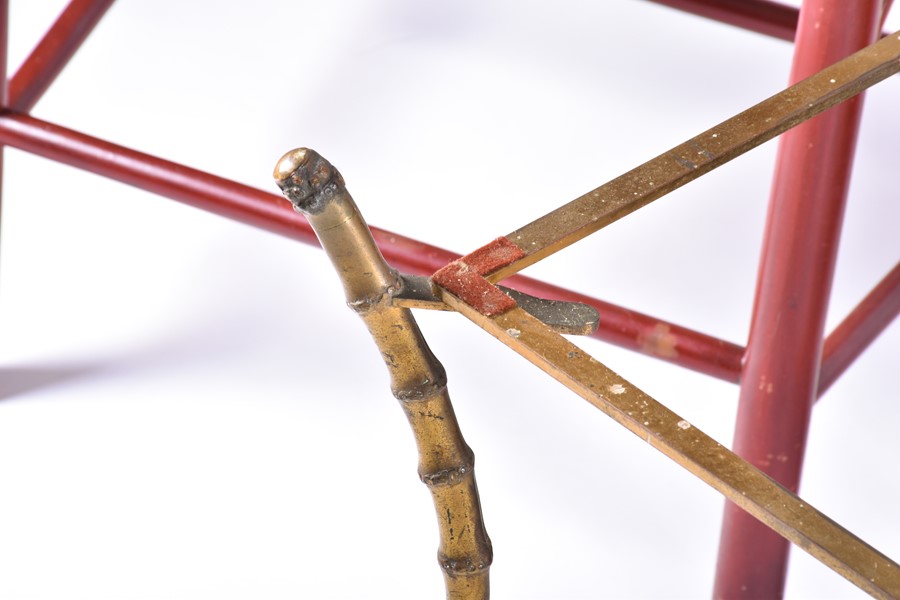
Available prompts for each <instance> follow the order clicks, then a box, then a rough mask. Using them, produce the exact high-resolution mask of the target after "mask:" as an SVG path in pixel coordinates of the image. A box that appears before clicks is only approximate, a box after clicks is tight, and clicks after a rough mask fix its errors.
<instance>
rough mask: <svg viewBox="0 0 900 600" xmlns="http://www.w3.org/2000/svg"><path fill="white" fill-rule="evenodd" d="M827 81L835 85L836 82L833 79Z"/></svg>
mask: <svg viewBox="0 0 900 600" xmlns="http://www.w3.org/2000/svg"><path fill="white" fill-rule="evenodd" d="M828 81H830V82H831V83H837V80H835V79H829V80H828Z"/></svg>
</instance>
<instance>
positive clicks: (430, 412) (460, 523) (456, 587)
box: [274, 148, 492, 600]
mask: <svg viewBox="0 0 900 600" xmlns="http://www.w3.org/2000/svg"><path fill="white" fill-rule="evenodd" d="M274 176H275V180H276V182H277V183H278V186H279V187H280V188H281V190H282V192H283V193H284V195H285V197H287V199H288V200H290V201H291V204H293V206H294V208H295V209H296V210H298V211H300V212H302V213H303V214H304V215H306V217H307V218H308V219H309V222H310V224H311V225H312V227H313V229H314V230H315V232H316V235H317V236H318V237H319V241H320V242H321V244H322V247H323V248H324V249H325V252H326V253H327V254H328V257H329V258H330V259H331V262H332V264H333V265H334V267H335V270H336V271H337V273H338V275H339V276H340V279H341V282H342V283H343V286H344V292H345V294H346V297H347V303H348V304H349V305H350V307H351V308H352V309H353V310H354V311H355V312H356V313H357V314H359V316H360V317H362V319H363V321H364V322H365V324H366V326H367V327H368V329H369V332H370V333H371V334H372V337H373V339H374V340H375V343H376V344H377V346H378V349H379V350H380V351H381V355H382V357H383V359H384V362H385V364H386V365H387V367H388V372H389V373H390V377H391V389H392V391H393V393H394V396H395V397H396V398H397V399H398V400H399V401H400V404H401V406H402V407H403V410H404V412H405V413H406V417H407V419H409V423H410V425H411V426H412V430H413V434H414V435H415V438H416V444H417V445H418V449H419V477H420V478H421V480H422V481H423V482H424V483H425V484H426V485H427V486H428V488H429V489H430V490H431V493H432V496H433V499H434V506H435V510H436V511H437V517H438V525H439V531H440V548H439V551H438V560H439V562H440V565H441V567H442V569H443V572H444V579H445V583H446V586H447V597H448V598H451V599H453V600H479V599H486V598H488V597H489V587H488V569H489V566H490V564H491V560H492V550H491V541H490V539H489V538H488V535H487V531H486V530H485V527H484V522H483V520H482V514H481V506H480V502H479V498H478V489H477V487H476V484H475V473H474V470H473V467H474V460H475V459H474V455H473V453H472V450H471V449H470V448H469V446H468V445H467V444H466V442H465V440H464V439H463V436H462V433H461V432H460V429H459V424H458V423H457V421H456V416H455V414H454V412H453V406H452V405H451V403H450V397H449V395H448V393H447V377H446V375H445V373H444V369H443V367H442V366H441V364H440V362H438V360H437V359H436V358H435V356H434V355H433V354H432V353H431V350H430V349H429V348H428V345H427V344H426V343H425V339H424V338H423V336H422V334H421V332H420V331H419V328H418V326H417V325H416V322H415V320H414V319H413V317H412V314H411V312H410V311H409V309H406V308H401V307H398V306H394V305H392V303H391V298H392V297H393V296H394V295H396V294H398V293H399V292H400V291H401V289H402V287H403V281H402V280H401V278H400V276H399V275H398V273H397V272H396V271H394V270H393V269H391V268H390V267H389V266H388V264H387V262H385V260H384V257H383V256H382V255H381V252H380V251H379V250H378V247H377V246H376V245H375V241H374V240H373V238H372V234H371V232H370V231H369V228H368V226H367V225H366V223H365V221H364V220H363V218H362V215H361V214H360V213H359V210H358V209H357V207H356V204H355V203H354V202H353V199H352V198H351V197H350V194H349V193H348V192H347V189H346V186H345V185H344V181H343V178H342V177H341V175H340V173H338V172H337V170H335V169H334V167H332V166H331V164H329V163H328V162H327V161H326V160H325V159H323V158H322V157H321V156H319V155H318V154H317V153H316V152H314V151H312V150H308V149H302V148H301V149H297V150H292V151H291V152H288V153H287V154H285V155H284V157H282V158H281V160H279V161H278V164H277V166H276V167H275V173H274Z"/></svg>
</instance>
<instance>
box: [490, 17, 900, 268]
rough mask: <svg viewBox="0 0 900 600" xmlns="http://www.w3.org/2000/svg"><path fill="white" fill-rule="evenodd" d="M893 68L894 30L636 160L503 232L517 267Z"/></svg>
mask: <svg viewBox="0 0 900 600" xmlns="http://www.w3.org/2000/svg"><path fill="white" fill-rule="evenodd" d="M898 71H900V33H894V34H891V35H890V36H888V37H885V38H884V39H882V40H881V41H879V42H876V43H875V44H872V45H871V46H869V47H867V48H864V49H862V50H860V51H859V52H857V53H855V54H853V55H851V56H849V57H847V58H845V59H844V60H842V61H840V62H838V63H835V64H834V65H832V66H830V67H828V68H826V69H825V70H823V71H820V72H819V73H817V74H815V75H813V76H812V77H809V78H807V79H805V80H803V81H801V82H799V83H797V84H796V85H793V86H791V87H789V88H787V89H786V90H784V91H782V92H780V93H778V94H776V95H774V96H772V97H771V98H769V99H767V100H764V101H763V102H760V103H759V104H757V105H756V106H754V107H752V108H750V109H748V110H746V111H744V112H742V113H739V114H738V115H736V116H734V117H732V118H730V119H728V120H727V121H724V122H723V123H721V124H719V125H717V126H715V127H713V128H712V129H709V130H708V131H705V132H703V133H701V134H700V135H698V136H696V137H694V138H692V139H690V140H688V141H687V142H684V143H683V144H681V145H680V146H676V147H675V148H673V149H671V150H669V151H668V152H665V153H663V154H661V155H659V156H657V157H656V158H654V159H652V160H650V161H648V162H646V163H644V164H643V165H641V166H639V167H637V168H635V169H633V170H631V171H629V172H627V173H625V174H623V175H620V176H619V177H617V178H615V179H613V180H612V181H609V182H608V183H605V184H604V185H602V186H600V187H598V188H597V189H595V190H593V191H591V192H588V193H587V194H584V195H583V196H581V197H579V198H576V199H575V200H573V201H571V202H569V203H568V204H565V205H563V206H561V207H560V208H558V209H556V210H554V211H553V212H550V213H548V214H546V215H544V216H543V217H540V218H539V219H537V220H536V221H533V222H531V223H529V224H528V225H525V226H524V227H522V228H521V229H517V230H516V231H513V232H512V233H510V234H508V235H507V236H506V238H508V239H509V240H510V241H512V242H513V243H514V244H516V245H517V246H519V248H521V249H522V250H523V251H524V253H525V256H524V257H522V258H520V259H518V260H516V261H514V262H512V263H510V264H509V265H507V266H505V267H504V268H502V269H500V270H499V271H497V272H496V273H493V274H491V276H490V280H491V281H500V280H501V279H503V278H505V277H508V276H510V275H512V274H513V273H516V272H518V271H521V270H522V269H524V268H525V267H527V266H529V265H532V264H534V263H536V262H537V261H539V260H541V259H543V258H546V257H547V256H550V255H551V254H553V253H555V252H558V251H559V250H561V249H563V248H565V247H567V246H569V245H571V244H573V243H575V242H577V241H578V240H580V239H582V238H584V237H586V236H588V235H590V234H591V233H594V232H595V231H597V230H599V229H601V228H603V227H606V226H607V225H609V224H610V223H613V222H615V221H617V220H619V219H621V218H622V217H624V216H626V215H628V214H630V213H632V212H634V211H635V210H637V209H639V208H641V207H643V206H646V205H647V204H649V203H650V202H653V201H654V200H657V199H659V198H661V197H663V196H665V195H666V194H668V193H669V192H671V191H673V190H675V189H677V188H679V187H681V186H682V185H684V184H686V183H688V182H690V181H692V180H694V179H696V178H698V177H700V176H701V175H704V174H706V173H708V172H710V171H712V170H713V169H715V168H717V167H719V166H721V165H723V164H725V163H726V162H728V161H730V160H731V159H733V158H736V157H738V156H740V155H741V154H744V153H745V152H747V151H749V150H752V149H753V148H755V147H756V146H758V145H760V144H762V143H763V142H766V141H768V140H770V139H772V138H774V137H776V136H777V135H779V134H781V133H784V132H785V131H787V130H788V129H790V128H791V127H794V126H795V125H798V124H800V123H801V122H803V121H805V120H807V119H809V118H811V117H814V116H815V115H817V114H819V113H821V112H823V111H824V110H826V109H828V108H830V107H832V106H834V105H835V104H838V103H840V102H843V101H844V100H847V99H849V98H851V97H853V96H855V95H856V94H859V93H860V92H862V91H863V90H865V89H866V88H868V87H871V86H873V85H875V84H876V83H878V82H879V81H882V80H884V79H886V78H888V77H890V76H891V75H894V74H895V73H897V72H898Z"/></svg>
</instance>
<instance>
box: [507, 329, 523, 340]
mask: <svg viewBox="0 0 900 600" xmlns="http://www.w3.org/2000/svg"><path fill="white" fill-rule="evenodd" d="M506 333H507V334H509V335H511V336H512V337H514V338H517V337H519V336H520V335H522V332H521V331H519V330H518V329H515V328H514V327H510V328H509V329H507V330H506Z"/></svg>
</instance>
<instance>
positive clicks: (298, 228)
mask: <svg viewBox="0 0 900 600" xmlns="http://www.w3.org/2000/svg"><path fill="white" fill-rule="evenodd" d="M0 144H8V145H10V146H14V147H16V148H19V149H21V150H25V151H27V152H31V153H33V154H37V155H39V156H43V157H45V158H49V159H52V160H55V161H58V162H61V163H64V164H67V165H70V166H74V167H77V168H80V169H84V170H86V171H90V172H92V173H97V174H99V175H103V176H104V177H109V178H111V179H115V180H117V181H121V182H123V183H127V184H130V185H133V186H136V187H139V188H141V189H144V190H147V191H150V192H153V193H156V194H159V195H161V196H165V197H167V198H171V199H173V200H177V201H179V202H183V203H185V204H189V205H191V206H195V207H197V208H200V209H203V210H206V211H209V212H212V213H215V214H218V215H221V216H223V217H227V218H229V219H234V220H237V221H240V222H242V223H246V224H249V225H252V226H254V227H259V228H261V229H265V230H267V231H271V232H273V233H277V234H279V235H283V236H286V237H289V238H292V239H295V240H299V241H302V242H306V243H311V244H315V243H317V242H316V238H315V235H314V233H313V231H312V228H311V227H310V226H309V224H308V223H307V222H306V219H305V218H304V217H303V216H302V215H300V214H298V213H296V212H294V211H293V209H291V207H290V205H289V204H288V202H287V201H286V200H284V198H282V197H281V196H280V195H276V194H269V193H266V192H262V191H260V190H257V189H255V188H252V187H250V186H246V185H243V184H240V183H236V182H233V181H229V180H227V179H224V178H222V177H217V176H215V175H211V174H209V173H204V172H203V171H198V170H196V169H191V168H189V167H185V166H183V165H179V164H177V163H173V162H169V161H166V160H163V159H160V158H156V157H153V156H150V155H147V154H143V153H141V152H137V151H135V150H131V149H128V148H124V147H122V146H118V145H116V144H112V143H109V142H106V141H103V140H99V139H97V138H93V137H91V136H88V135H85V134H83V133H79V132H76V131H72V130H71V129H66V128H64V127H60V126H58V125H54V124H52V123H47V122H46V121H41V120H40V119H35V118H34V117H30V116H28V115H22V114H16V113H5V114H0ZM372 233H373V235H374V236H375V240H376V241H377V242H378V245H379V247H380V248H381V250H382V252H383V253H384V256H385V258H386V259H387V260H388V262H390V263H391V264H392V265H395V266H396V267H398V268H400V269H403V270H404V271H407V272H409V273H413V274H417V275H431V274H432V273H434V272H435V271H437V270H438V269H440V268H441V267H443V266H444V265H446V264H447V263H448V262H450V261H451V260H454V259H456V258H459V255H458V254H455V253H453V252H449V251H447V250H442V249H441V248H436V247H434V246H430V245H428V244H424V243H422V242H417V241H416V240H413V239H410V238H407V237H404V236H401V235H398V234H395V233H391V232H389V231H384V230H382V229H378V228H376V227H373V228H372ZM508 283H509V285H510V286H512V287H515V288H517V289H520V290H521V291H523V292H526V293H530V294H533V295H535V296H539V297H543V298H549V299H556V300H567V301H570V302H584V303H585V304H590V305H592V306H594V307H596V308H597V310H598V311H599V312H600V329H599V330H598V332H597V333H596V334H595V336H596V337H597V338H599V339H601V340H603V341H606V342H609V343H612V344H616V345H619V346H623V347H625V348H629V349H631V350H636V351H639V352H643V353H645V354H649V355H651V356H655V357H657V358H660V359H662V360H666V361H668V362H672V363H675V364H678V365H681V366H684V367H687V368H690V369H694V370H696V371H699V372H701V373H705V374H707V375H712V376H714V377H719V378H721V379H725V380H727V381H732V382H736V381H737V380H738V378H739V376H740V365H741V356H742V355H743V348H741V347H740V346H738V345H735V344H731V343H729V342H725V341H723V340H719V339H716V338H714V337H711V336H708V335H705V334H702V333H698V332H696V331H691V330H690V329H686V328H684V327H679V326H677V325H673V324H671V323H666V322H665V321H660V320H659V319H655V318H653V317H650V316H647V315H644V314H641V313H637V312H634V311H630V310H628V309H625V308H621V307H618V306H615V305H613V304H609V303H606V302H602V301H600V300H596V299H594V298H590V297H588V296H584V295H582V294H576V293H573V292H570V291H568V290H565V289H563V288H560V287H556V286H553V285H549V284H546V283H542V282H540V281H537V280H534V279H530V278H528V277H522V276H516V277H513V278H510V279H509V280H508Z"/></svg>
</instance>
